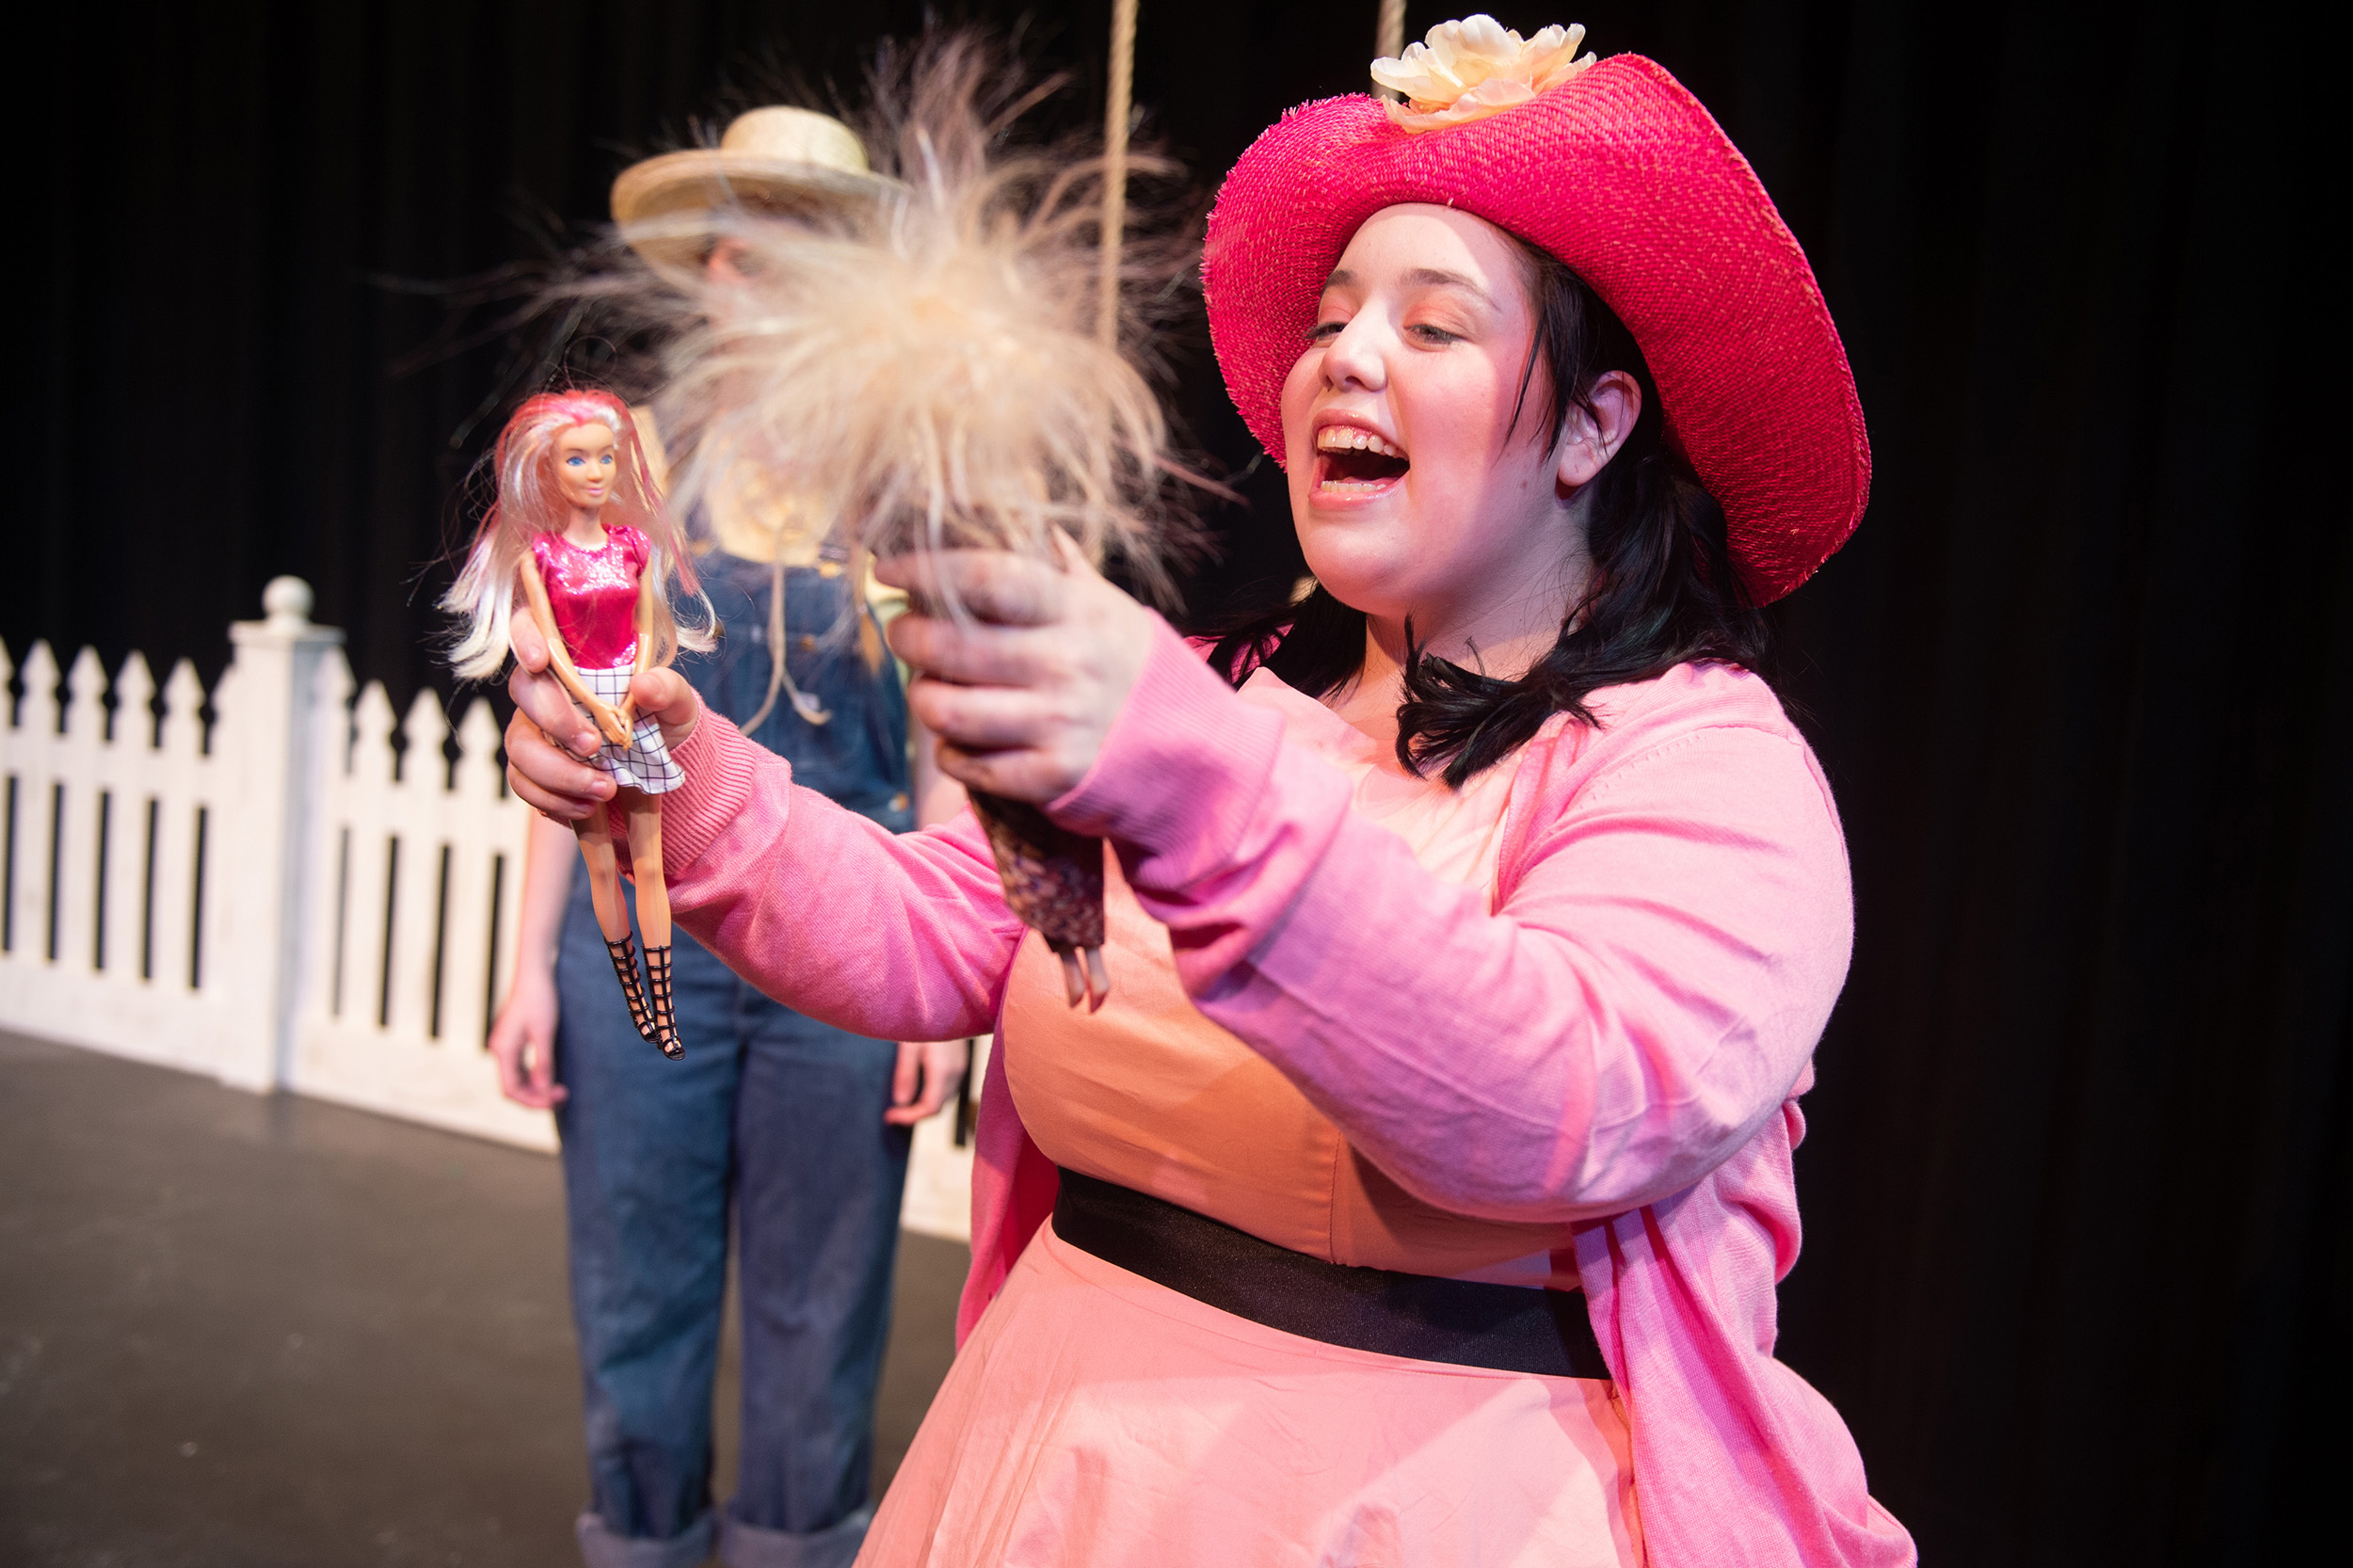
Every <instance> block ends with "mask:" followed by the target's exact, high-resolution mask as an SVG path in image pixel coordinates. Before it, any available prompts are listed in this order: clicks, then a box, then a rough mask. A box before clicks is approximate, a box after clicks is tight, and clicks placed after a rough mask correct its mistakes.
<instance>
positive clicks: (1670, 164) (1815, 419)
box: [1203, 18, 1871, 603]
mask: <svg viewBox="0 0 2353 1568" xmlns="http://www.w3.org/2000/svg"><path fill="white" fill-rule="evenodd" d="M1481 23H1484V24H1485V26H1486V27H1488V28H1490V29H1495V31H1496V32H1497V35H1498V36H1504V35H1501V30H1500V29H1499V28H1497V27H1496V24H1494V23H1492V22H1487V21H1486V19H1484V18H1473V19H1472V21H1471V22H1470V23H1468V24H1449V26H1450V27H1456V26H1459V27H1461V28H1465V29H1467V28H1469V27H1472V26H1476V25H1478V24H1481ZM1444 31H1445V29H1433V34H1432V47H1433V49H1438V48H1440V47H1441V40H1440V36H1439V35H1440V34H1441V33H1443V32H1444ZM1580 31H1581V30H1580ZM1553 32H1554V30H1553V29H1547V30H1546V33H1545V34H1544V35H1540V37H1539V39H1538V40H1535V42H1536V43H1542V42H1545V40H1552V35H1553ZM1511 41H1512V44H1513V47H1517V46H1518V44H1519V40H1518V39H1517V37H1516V36H1515V35H1512V36H1511ZM1552 41H1553V42H1555V43H1556V44H1557V42H1558V40H1552ZM1576 42H1577V39H1576V37H1575V36H1571V37H1570V38H1569V40H1568V48H1569V52H1570V53H1572V54H1573V53H1574V51H1575V48H1576ZM1534 47H1535V44H1534V43H1531V44H1530V46H1529V48H1530V49H1531V51H1532V50H1533V49H1534ZM1433 58H1435V56H1431V55H1427V54H1425V53H1424V52H1422V51H1421V49H1420V46H1418V45H1417V46H1416V48H1415V49H1413V50H1409V51H1408V52H1407V56H1406V59H1405V62H1404V67H1403V68H1402V69H1401V68H1399V67H1397V66H1396V65H1395V63H1394V62H1389V61H1383V62H1381V64H1382V67H1383V68H1384V69H1385V70H1386V71H1387V72H1388V79H1390V80H1392V81H1395V80H1397V79H1398V78H1399V77H1400V76H1401V75H1408V76H1410V75H1411V74H1412V72H1413V70H1414V68H1416V67H1417V63H1427V62H1428V61H1430V60H1432V59H1433ZM1581 63H1582V64H1583V65H1584V66H1586V67H1589V69H1581V70H1580V69H1577V68H1574V67H1571V68H1566V69H1562V68H1561V67H1558V66H1555V67H1553V68H1552V69H1551V71H1550V73H1549V75H1546V76H1541V77H1539V78H1538V84H1539V85H1538V90H1536V91H1535V92H1534V93H1533V94H1532V96H1531V95H1529V93H1528V92H1527V91H1526V90H1525V88H1520V89H1512V90H1503V91H1498V90H1497V84H1495V83H1490V84H1487V85H1486V86H1485V87H1483V88H1478V89H1476V90H1475V91H1474V92H1472V93H1467V94H1465V95H1464V100H1463V103H1464V107H1463V108H1462V109H1460V110H1455V111H1451V112H1450V115H1451V118H1453V120H1454V122H1451V123H1446V122H1444V121H1446V120H1449V117H1450V116H1449V111H1445V110H1443V109H1441V108H1440V107H1439V105H1436V104H1424V103H1422V102H1419V101H1418V99H1417V102H1416V103H1415V104H1414V105H1413V109H1414V110H1415V111H1425V112H1421V113H1409V112H1407V111H1406V110H1405V109H1404V108H1403V107H1402V106H1399V107H1398V108H1397V109H1396V111H1395V116H1394V118H1396V119H1399V120H1407V121H1408V122H1414V121H1419V122H1423V123H1428V122H1430V121H1433V120H1436V121H1440V123H1436V124H1435V125H1434V126H1433V128H1431V129H1426V130H1422V131H1419V132H1414V131H1409V130H1406V129H1402V128H1401V126H1400V125H1399V124H1396V123H1393V122H1392V120H1393V114H1392V110H1391V108H1390V106H1388V105H1385V104H1382V103H1380V102H1378V101H1376V100H1374V99H1371V98H1367V97H1361V96H1352V97H1347V98H1329V99H1325V100H1323V101H1322V102H1321V103H1314V104H1302V105H1301V106H1299V107H1298V108H1295V109H1292V110H1290V111H1289V112H1288V113H1286V114H1285V115H1284V116H1283V118H1282V120H1279V121H1277V122H1276V123H1275V124H1274V125H1273V126H1272V127H1271V128H1269V129H1268V130H1267V132H1266V133H1265V134H1264V135H1262V136H1259V137H1258V139H1257V141H1256V142H1255V143H1253V144H1252V146H1251V148H1250V150H1249V151H1248V152H1244V153H1243V154H1242V156H1241V162H1239V163H1237V164H1236V165H1235V166H1234V169H1233V172H1232V173H1231V174H1229V175H1227V176H1226V178H1225V186H1224V188H1223V189H1221V190H1220V191H1219V193H1218V199H1217V206H1216V209H1215V211H1214V212H1212V213H1211V215H1210V217H1209V236H1208V245H1207V260H1206V262H1205V264H1204V266H1203V279H1204V282H1205V284H1206V288H1207V293H1208V296H1209V335H1210V339H1211V341H1212V342H1213V343H1214V344H1215V345H1216V348H1217V359H1218V365H1219V368H1220V369H1221V370H1223V371H1224V372H1225V385H1226V388H1227V390H1228V391H1230V392H1232V394H1233V398H1234V402H1235V404H1236V406H1237V407H1239V408H1241V415H1242V418H1243V419H1244V420H1245V421H1247V422H1248V424H1249V425H1250V432H1251V434H1252V435H1254V436H1256V437H1257V438H1258V441H1259V444H1261V445H1262V446H1264V447H1265V448H1266V449H1267V451H1268V453H1269V454H1271V455H1272V456H1273V457H1274V459H1275V460H1276V461H1277V462H1280V461H1282V459H1283V416H1282V392H1283V381H1284V378H1285V377H1286V376H1289V373H1290V369H1291V366H1292V365H1293V364H1295V363H1297V362H1298V360H1299V356H1300V354H1301V352H1302V350H1303V348H1304V346H1305V343H1306V334H1307V331H1308V329H1309V328H1311V327H1313V326H1314V325H1315V311H1316V303H1317V300H1318V299H1319V298H1320V297H1321V294H1322V290H1323V281H1324V279H1325V278H1326V277H1327V276H1329V275H1330V273H1331V271H1332V269H1333V268H1334V267H1335V266H1337V264H1339V259H1340V253H1341V251H1342V250H1344V249H1345V248H1347V246H1348V242H1349V240H1350V239H1351V238H1352V237H1353V235H1354V234H1355V232H1356V230H1357V228H1358V227H1359V226H1360V225H1361V224H1363V223H1364V221H1365V220H1366V219H1367V218H1369V217H1370V216H1372V215H1373V214H1375V213H1377V212H1379V211H1380V210H1381V209H1383V208H1384V207H1391V206H1396V205H1399V204H1401V203H1404V202H1429V203H1433V204H1435V205H1439V206H1448V207H1455V208H1459V209H1461V210H1462V211H1464V212H1466V213H1471V214H1474V215H1476V216H1480V217H1483V218H1485V219H1486V220H1487V221H1489V222H1490V223H1493V224H1496V225H1497V226H1498V227H1500V228H1503V229H1507V230H1509V231H1511V232H1513V233H1514V234H1516V235H1518V236H1520V237H1521V238H1523V239H1526V240H1528V241H1529V242H1530V243H1532V244H1535V245H1538V246H1541V247H1542V248H1545V249H1546V250H1548V251H1550V252H1552V254H1554V255H1555V256H1558V257H1559V258H1560V259H1561V261H1563V262H1565V263H1567V264H1569V265H1570V266H1571V267H1573V268H1575V269H1576V271H1577V276H1578V277H1580V278H1582V279H1584V280H1585V281H1586V282H1587V283H1588V284H1590V285H1591V286H1592V287H1593V291H1594V292H1595V293H1597V294H1598V295H1600V296H1601V297H1602V299H1603V300H1604V301H1605V302H1606V303H1607V304H1608V305H1609V308H1610V309H1611V310H1613V311H1615V312H1617V313H1618V316H1619V319H1621V320H1623V321H1624V322H1625V325H1626V327H1627V328H1628V330H1630V331H1631V332H1632V333H1633V334H1634V340H1635V342H1636V343H1638V344H1641V349H1642V354H1643V357H1644V358H1645V359H1647V360H1649V361H1650V369H1651V374H1652V376H1654V377H1655V378H1656V379H1657V386H1658V394H1659V401H1660V403H1661V405H1662V406H1663V408H1664V411H1665V414H1666V420H1667V439H1668V440H1669V441H1670V442H1671V443H1672V444H1673V445H1674V446H1675V447H1677V448H1679V449H1680V450H1681V451H1682V452H1683V454H1684V455H1685V456H1687V457H1688V458H1689V460H1690V464H1691V467H1692V470H1693V471H1694V472H1696V473H1697V474H1698V475H1699V477H1700V481H1701V483H1702V484H1704V485H1705V486H1706V487H1707V489H1708V493H1710V494H1711V495H1713V496H1714V497H1715V498H1716V500H1717V502H1718V503H1719V504H1721V506H1722V507H1723V509H1724V516H1725V519H1726V521H1727V524H1728V526H1729V531H1730V543H1731V548H1732V553H1733V557H1734V559H1736V560H1737V561H1738V562H1739V563H1740V566H1741V568H1742V570H1743V572H1744V573H1745V574H1746V577H1747V579H1748V584H1749V588H1750V592H1751V593H1752V594H1753V596H1754V598H1755V599H1756V600H1757V601H1758V602H1760V603H1762V602H1766V601H1768V600H1775V599H1778V598H1780V597H1781V596H1782V595H1783V594H1785V593H1787V592H1788V591H1789V590H1790V589H1792V588H1794V587H1796V586H1797V585H1798V584H1801V583H1802V582H1804V581H1805V580H1806V578H1807V577H1809V576H1811V575H1812V574H1813V572H1814V569H1815V568H1817V567H1818V566H1820V565H1821V564H1822V562H1823V561H1824V560H1826V559H1827V558H1828V557H1829V556H1830V554H1831V552H1833V551H1834V550H1836V549H1837V548H1838V547H1839V546H1840V545H1841V544H1844V543H1845V542H1846V539H1847V536H1848V535H1849V534H1851V533H1853V532H1854V527H1855V524H1856V523H1857V522H1859V521H1860V520H1862V517H1863V507H1864V503H1865V499H1866V498H1867V496H1868V494H1869V491H1870V482H1871V451H1870V445H1869V443H1868V441H1867V440H1865V436H1864V431H1863V408H1862V405H1861V404H1860V403H1859V402H1858V401H1857V400H1856V397H1855V389H1854V376H1853V373H1852V372H1851V371H1849V369H1848V366H1847V353H1846V350H1845V348H1844V347H1842V346H1841V345H1840V344H1839V341H1838V330H1837V328H1835V327H1834V326H1833V324H1832V322H1831V319H1830V311H1829V308H1828V307H1827V306H1825V305H1824V304H1823V303H1822V293H1821V290H1820V288H1819V287H1818V286H1817V284H1816V283H1815V280H1814V271H1813V269H1812V268H1811V267H1810V266H1808V265H1807V264H1806V259H1805V253H1804V252H1803V251H1802V250H1801V249H1800V248H1798V242H1797V240H1796V239H1795V238H1794V237H1793V236H1792V235H1791V234H1790V232H1789V230H1788V228H1787V226H1786V225H1785V224H1784V223H1783V222H1782V221H1781V215H1780V214H1779V213H1777V212H1775V211H1774V210H1773V203H1772V200H1771V199H1770V198H1769V197H1768V196H1766V194H1765V187H1764V186H1763V185H1762V184H1758V182H1757V178H1756V174H1755V171H1754V170H1753V169H1751V168H1749V164H1748V160H1747V159H1746V158H1743V157H1742V156H1741V155H1740V151H1739V149H1737V148H1736V147H1734V146H1733V145H1732V141H1731V138H1730V137H1728V136H1725V135H1724V133H1723V131H1722V129H1721V127H1720V126H1718V125H1717V123H1716V121H1715V120H1714V119H1712V118H1711V117H1710V116H1709V115H1708V112H1707V111H1706V110H1705V108H1702V107H1701V106H1700V103H1699V100H1697V99H1696V98H1693V97H1692V96H1691V94H1690V93H1689V91H1687V90H1686V89H1685V88H1684V87H1683V85H1682V84H1681V83H1679V82H1677V81H1676V80H1675V79H1674V78H1673V76H1670V75H1669V74H1668V73H1667V72H1666V71H1665V70H1664V69H1663V68H1662V67H1660V66H1659V65H1657V63H1656V62H1654V61H1651V60H1647V59H1644V58H1642V57H1641V56H1639V55H1619V56H1613V57H1611V58H1609V59H1607V60H1602V61H1600V62H1599V63H1593V57H1592V56H1586V58H1585V61H1584V62H1581ZM1564 77H1565V79H1563V78H1564ZM1546 81H1549V82H1551V83H1552V84H1554V85H1550V86H1545V85H1542V84H1543V83H1544V82H1546ZM1514 97H1516V98H1518V99H1519V100H1520V102H1518V103H1516V104H1510V103H1509V100H1510V99H1512V98H1514ZM1482 98H1483V99H1484V100H1485V101H1486V102H1485V103H1483V104H1478V105H1477V106H1474V101H1475V100H1479V99H1482ZM1498 99H1501V100H1504V101H1505V102H1504V103H1503V104H1501V105H1498V104H1497V100H1498ZM1433 109H1438V110H1439V112H1437V113H1434V114H1433V113H1429V112H1426V111H1430V110H1433Z"/></svg>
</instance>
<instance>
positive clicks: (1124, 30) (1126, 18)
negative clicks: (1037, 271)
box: [1095, 0, 1386, 348]
mask: <svg viewBox="0 0 2353 1568" xmlns="http://www.w3.org/2000/svg"><path fill="white" fill-rule="evenodd" d="M1384 3H1386V0H1384ZM1135 74H1136V0H1112V57H1111V81H1110V90H1109V91H1108V92H1106V93H1105V94H1104V102H1103V271H1102V274H1101V277H1100V278H1099V280H1097V283H1096V312H1095V335H1096V337H1097V338H1099V339H1101V340H1102V342H1103V344H1104V346H1105V347H1107V348H1116V347H1117V346H1118V345H1119V247H1120V237H1121V234H1122V232H1124V231H1125V230H1126V228H1127V226H1128V104H1129V101H1130V98H1131V95H1132V94H1133V92H1134V89H1135Z"/></svg>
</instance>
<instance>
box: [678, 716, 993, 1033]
mask: <svg viewBox="0 0 2353 1568" xmlns="http://www.w3.org/2000/svg"><path fill="white" fill-rule="evenodd" d="M673 755H674V756H675V758H676V759H677V761H678V764H679V767H680V770H681V771H682V772H683V773H684V774H685V775H686V783H685V785H684V786H683V787H682V788H680V789H678V790H676V791H673V792H670V793H669V794H667V795H664V797H663V808H662V840H663V841H662V848H663V868H664V874H665V876H666V877H667V878H668V880H669V886H670V905H671V908H672V909H673V911H675V913H676V915H677V918H678V921H679V923H680V925H682V926H684V927H685V928H686V930H687V931H688V932H690V933H691V934H692V935H693V936H695V938H696V940H697V941H699V942H701V943H702V944H703V945H704V946H706V947H708V948H710V949H711V950H712V952H715V953H717V954H718V955H719V956H720V957H721V958H722V959H724V960H725V961H726V962H727V964H728V968H732V969H734V970H735V972H736V973H738V974H740V975H742V976H743V977H744V979H746V980H748V981H750V982H751V983H752V984H755V985H757V986H759V987H760V989H761V990H762V991H765V992H767V993H768V994H769V995H770V996H772V997H775V998H776V999H777V1000H780V1001H782V1002H785V1003H786V1004H788V1005H789V1006H792V1007H793V1008H796V1009H798V1010H799V1011H801V1012H803V1013H806V1014H808V1016H811V1017H813V1018H820V1019H823V1020H824V1022H826V1023H830V1024H834V1025H836V1026H838V1027H840V1028H842V1029H847V1030H850V1031H853V1032H856V1033H859V1034H866V1035H871V1036H873V1037H874V1038H877V1039H885V1040H952V1039H956V1038H959V1037H960V1036H963V1035H968V1034H978V1033H983V1032H986V1031H987V1030H988V1029H990V1028H991V1027H992V1026H993V1025H994V1022H995V1019H996V1016H997V1000H998V996H999V993H1000V990H1001V989H1002V987H1003V984H1004V977H1005V972H1006V970H1007V969H1008V968H1010V967H1011V965H1012V963H1013V951H1014V947H1015V944H1016V943H1017V942H1018V941H1019V940H1020V937H1021V931H1022V925H1021V922H1020V920H1017V919H1016V917H1015V916H1014V914H1013V912H1012V911H1011V910H1010V909H1008V908H1007V907H1006V906H1005V894H1004V885H1003V883H1002V882H1001V881H1000V879H999V877H998V874H997V863H996V861H995V860H994V859H993V858H992V857H991V856H990V854H989V849H988V841H987V839H986V837H985V835H984V834H983V832H982V831H981V826H980V824H979V822H978V821H977V820H976V819H974V818H973V817H972V816H971V815H970V813H967V814H966V815H965V816H963V817H961V818H959V819H958V820H957V821H955V822H953V823H952V824H945V825H943V826H939V827H935V828H930V829H926V830H925V831H923V832H920V833H908V834H893V833H891V832H889V831H888V829H886V828H883V827H881V826H879V825H877V824H874V823H872V822H871V821H869V820H868V819H867V818H865V817H862V816H859V815H858V814H857V813H856V812H855V811H851V810H846V809H844V808H841V807H840V806H837V805H835V804H834V803H833V802H832V801H830V800H827V799H826V798H825V797H824V795H821V794H818V793H816V792H814V791H810V790H805V789H802V788H800V787H799V786H798V785H795V784H794V783H793V782H792V764H791V763H789V762H787V761H786V760H784V759H783V758H781V757H778V756H776V754H775V753H774V752H771V751H768V750H766V749H764V748H762V747H760V746H758V745H755V744H752V743H751V742H750V741H748V740H745V739H744V735H743V733H742V732H741V731H740V730H738V729H737V728H735V726H733V725H731V724H729V723H728V721H727V720H726V719H724V718H721V717H720V716H718V715H717V714H715V713H712V712H710V711H709V710H707V709H706V710H705V711H704V713H703V716H702V719H701V721H700V722H699V723H698V724H697V725H696V728H695V732H694V734H692V735H691V736H689V737H687V739H686V740H685V741H684V742H682V743H680V745H679V746H678V747H677V748H676V749H675V751H674V753H673Z"/></svg>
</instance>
